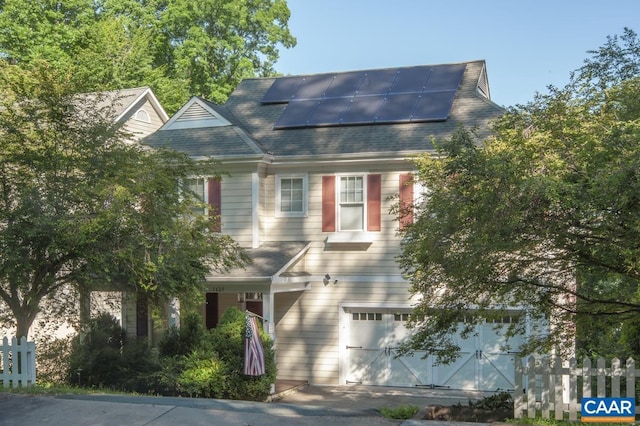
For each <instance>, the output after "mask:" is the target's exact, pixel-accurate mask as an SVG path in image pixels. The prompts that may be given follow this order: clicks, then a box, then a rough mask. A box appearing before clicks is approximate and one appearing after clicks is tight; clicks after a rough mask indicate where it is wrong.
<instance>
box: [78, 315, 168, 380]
mask: <svg viewBox="0 0 640 426" xmlns="http://www.w3.org/2000/svg"><path fill="white" fill-rule="evenodd" d="M152 359H153V357H151V354H150V351H149V350H148V348H147V345H146V343H145V342H136V343H134V344H127V339H126V333H125V331H124V330H123V329H122V327H121V326H120V324H119V323H118V320H116V319H115V318H114V317H113V316H112V315H110V314H100V315H99V316H97V317H96V318H93V319H91V320H90V321H89V324H88V327H87V333H86V335H85V336H84V338H82V339H81V338H80V336H76V337H75V338H74V339H73V342H72V349H71V355H70V357H69V370H68V372H67V380H68V382H69V383H71V384H77V385H79V386H84V387H107V388H111V389H119V390H132V387H136V388H139V386H140V383H139V376H140V374H141V373H144V372H148V371H151V370H153V369H154V368H157V366H156V365H155V364H154V363H153V361H152Z"/></svg>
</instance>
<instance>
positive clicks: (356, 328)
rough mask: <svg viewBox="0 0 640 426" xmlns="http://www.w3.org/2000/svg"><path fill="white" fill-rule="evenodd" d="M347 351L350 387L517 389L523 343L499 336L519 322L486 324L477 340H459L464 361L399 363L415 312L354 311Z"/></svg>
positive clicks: (408, 359) (418, 354)
mask: <svg viewBox="0 0 640 426" xmlns="http://www.w3.org/2000/svg"><path fill="white" fill-rule="evenodd" d="M345 314H346V315H348V324H349V326H348V327H347V329H348V338H347V342H348V343H347V346H346V349H347V350H346V356H347V357H348V361H347V365H348V371H347V374H346V376H347V383H360V384H364V385H378V386H411V387H413V386H427V387H446V388H452V389H477V390H492V391H495V390H496V389H513V387H514V382H513V381H514V367H513V365H514V364H513V359H514V356H515V353H514V352H509V351H506V350H505V348H504V347H505V346H507V345H508V346H511V347H513V348H517V347H518V346H519V343H520V341H521V339H511V340H510V341H509V342H506V341H505V339H504V337H502V336H500V335H498V333H496V330H495V328H496V327H498V328H499V327H503V326H504V325H505V324H506V323H508V322H509V321H511V320H513V318H514V317H511V316H507V317H505V318H504V319H503V320H501V321H498V322H497V323H494V324H484V325H482V326H480V327H478V329H477V330H476V333H474V335H473V336H470V337H469V338H467V339H462V338H460V337H459V336H456V337H455V338H456V340H457V343H458V344H459V346H460V347H461V353H460V355H461V356H460V358H459V359H458V360H457V361H456V362H454V363H452V364H450V365H438V364H436V362H435V359H434V357H432V356H429V357H427V358H424V359H423V356H424V355H425V353H424V352H420V351H417V352H416V353H415V354H414V355H413V356H411V357H398V356H397V353H396V347H397V346H398V344H399V342H401V341H402V340H403V339H404V338H405V337H407V336H408V334H409V331H408V330H407V329H406V327H405V323H406V321H407V319H408V316H409V310H399V309H371V308H367V309H358V308H349V309H347V310H346V313H345Z"/></svg>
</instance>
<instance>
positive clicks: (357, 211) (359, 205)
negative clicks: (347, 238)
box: [338, 176, 365, 231]
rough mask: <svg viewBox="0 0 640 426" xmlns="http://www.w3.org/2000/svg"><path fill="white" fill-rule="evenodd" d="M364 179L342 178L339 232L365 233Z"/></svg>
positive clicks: (339, 203)
mask: <svg viewBox="0 0 640 426" xmlns="http://www.w3.org/2000/svg"><path fill="white" fill-rule="evenodd" d="M364 222H365V203H364V177H363V176H340V194H339V196H338V230H340V231H364V226H365V223H364Z"/></svg>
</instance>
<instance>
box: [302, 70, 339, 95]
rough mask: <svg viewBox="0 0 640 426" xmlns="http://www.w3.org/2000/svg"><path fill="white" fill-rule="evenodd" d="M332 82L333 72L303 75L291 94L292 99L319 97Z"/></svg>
mask: <svg viewBox="0 0 640 426" xmlns="http://www.w3.org/2000/svg"><path fill="white" fill-rule="evenodd" d="M332 82H333V74H317V75H310V76H307V77H305V78H304V79H303V80H302V83H301V84H300V87H299V88H298V90H297V91H296V93H295V94H294V95H293V98H294V99H321V98H323V97H324V94H325V92H326V91H327V89H328V88H329V86H330V85H331V83H332Z"/></svg>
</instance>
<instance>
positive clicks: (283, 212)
mask: <svg viewBox="0 0 640 426" xmlns="http://www.w3.org/2000/svg"><path fill="white" fill-rule="evenodd" d="M306 214H307V176H306V175H284V176H278V177H277V178H276V216H281V217H282V216H284V217H286V216H289V217H303V216H305V215H306Z"/></svg>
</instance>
